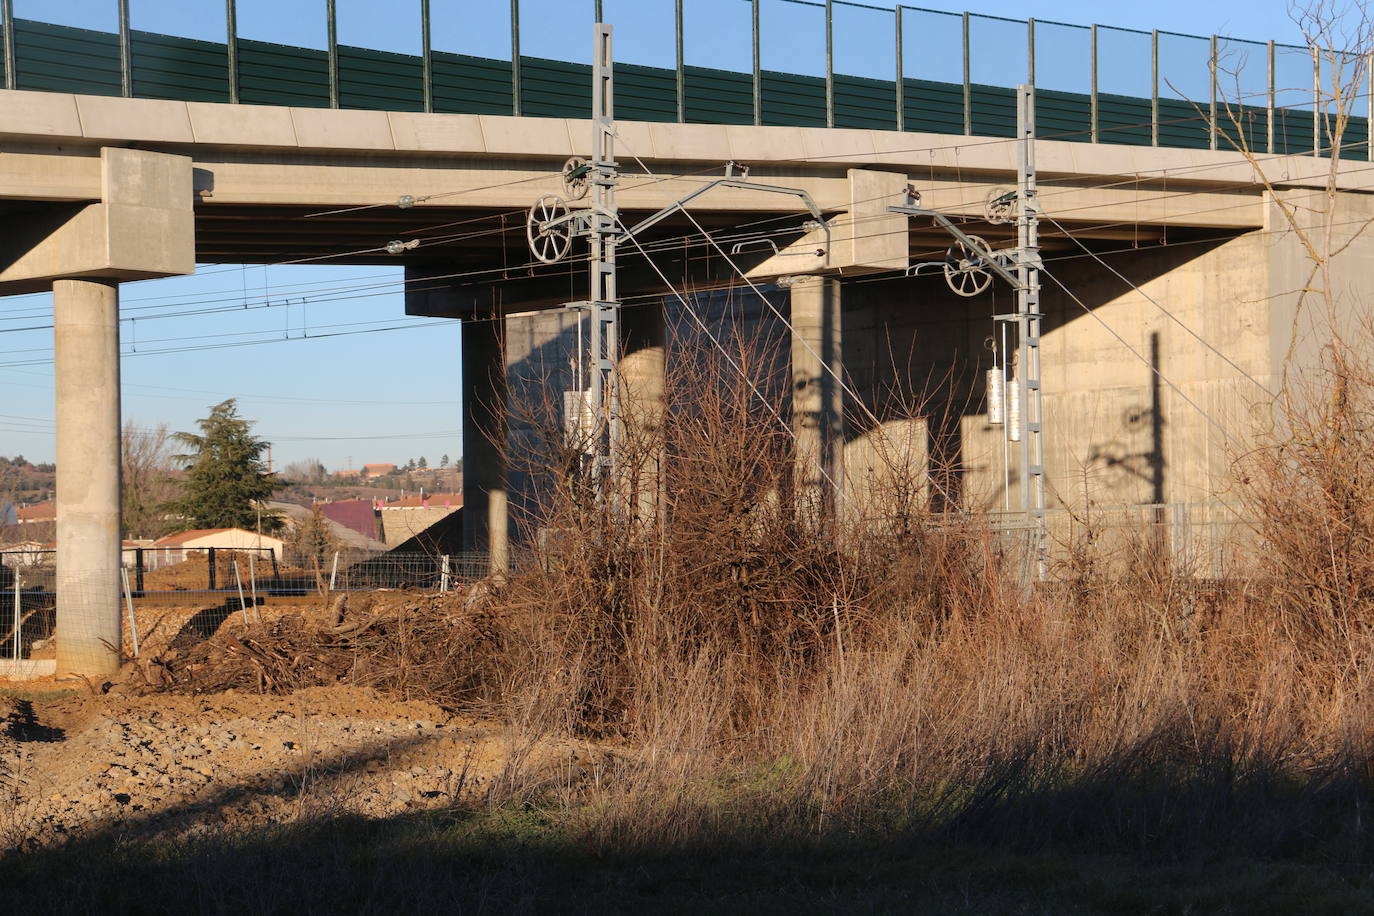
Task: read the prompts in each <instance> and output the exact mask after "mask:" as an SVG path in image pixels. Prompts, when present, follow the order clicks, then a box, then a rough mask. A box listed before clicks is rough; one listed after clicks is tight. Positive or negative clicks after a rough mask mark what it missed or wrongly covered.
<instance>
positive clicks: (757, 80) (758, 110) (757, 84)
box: [750, 0, 763, 127]
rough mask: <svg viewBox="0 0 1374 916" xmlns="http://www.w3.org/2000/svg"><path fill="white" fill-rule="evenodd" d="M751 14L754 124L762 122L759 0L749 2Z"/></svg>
mask: <svg viewBox="0 0 1374 916" xmlns="http://www.w3.org/2000/svg"><path fill="white" fill-rule="evenodd" d="M750 6H751V7H752V9H751V15H752V17H753V25H752V31H753V35H754V38H753V41H754V126H755V127H757V126H758V125H760V124H762V123H763V63H762V57H761V54H762V51H761V50H760V42H761V41H762V37H761V36H760V35H759V29H760V28H761V26H760V25H759V0H752V2H751V3H750Z"/></svg>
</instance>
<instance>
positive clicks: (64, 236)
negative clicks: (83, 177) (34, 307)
mask: <svg viewBox="0 0 1374 916" xmlns="http://www.w3.org/2000/svg"><path fill="white" fill-rule="evenodd" d="M82 161H83V162H86V161H88V160H82ZM100 182H101V197H100V202H99V203H90V204H81V203H64V204H48V205H39V209H36V210H32V211H29V212H27V213H25V214H24V216H23V218H20V219H11V220H8V221H6V223H5V225H4V226H3V228H0V295H12V294H14V293H31V292H38V291H40V290H46V289H50V288H52V285H53V282H54V281H55V280H58V279H61V278H65V277H104V278H109V279H118V280H142V279H148V278H151V277H166V276H172V275H176V274H190V273H194V272H195V269H196V257H195V250H196V246H195V214H194V213H193V212H192V204H193V200H192V194H191V158H190V157H189V156H176V155H171V154H168V153H152V152H146V151H144V150H133V149H118V148H114V147H106V148H105V149H102V150H101V151H100Z"/></svg>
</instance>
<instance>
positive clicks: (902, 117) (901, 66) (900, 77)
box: [893, 3, 906, 130]
mask: <svg viewBox="0 0 1374 916" xmlns="http://www.w3.org/2000/svg"><path fill="white" fill-rule="evenodd" d="M893 12H895V13H896V14H897V22H896V29H897V82H896V87H897V129H898V130H906V86H905V85H903V81H904V79H905V73H906V65H905V63H904V62H903V59H902V5H901V4H900V3H898V4H897V6H896V9H894V10H893Z"/></svg>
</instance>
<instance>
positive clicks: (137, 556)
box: [134, 547, 143, 598]
mask: <svg viewBox="0 0 1374 916" xmlns="http://www.w3.org/2000/svg"><path fill="white" fill-rule="evenodd" d="M134 586H135V588H134V591H136V592H138V596H139V597H140V598H142V597H143V548H142V547H139V548H137V549H135V550H134Z"/></svg>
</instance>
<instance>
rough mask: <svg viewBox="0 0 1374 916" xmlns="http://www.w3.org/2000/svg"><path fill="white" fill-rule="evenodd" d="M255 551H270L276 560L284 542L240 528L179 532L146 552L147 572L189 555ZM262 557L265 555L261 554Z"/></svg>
mask: <svg viewBox="0 0 1374 916" xmlns="http://www.w3.org/2000/svg"><path fill="white" fill-rule="evenodd" d="M212 547H213V548H215V549H216V550H255V551H259V550H260V551H267V550H270V551H272V556H273V558H275V559H277V560H280V559H281V558H282V551H283V550H284V549H285V548H286V542H285V541H283V540H282V539H281V538H274V537H272V536H271V535H267V534H258V533H257V532H256V531H245V530H244V529H242V528H196V529H194V530H191V531H181V532H178V533H176V534H169V535H167V536H166V537H164V538H159V539H157V540H156V541H154V542H153V543H152V548H153V549H151V550H149V551H147V568H148V569H161V568H162V567H164V566H171V565H173V564H175V563H182V562H185V560H186V558H187V557H188V556H190V555H191V554H192V553H196V552H200V551H205V550H209V549H210V548H212ZM263 555H264V556H265V555H266V554H263Z"/></svg>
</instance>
